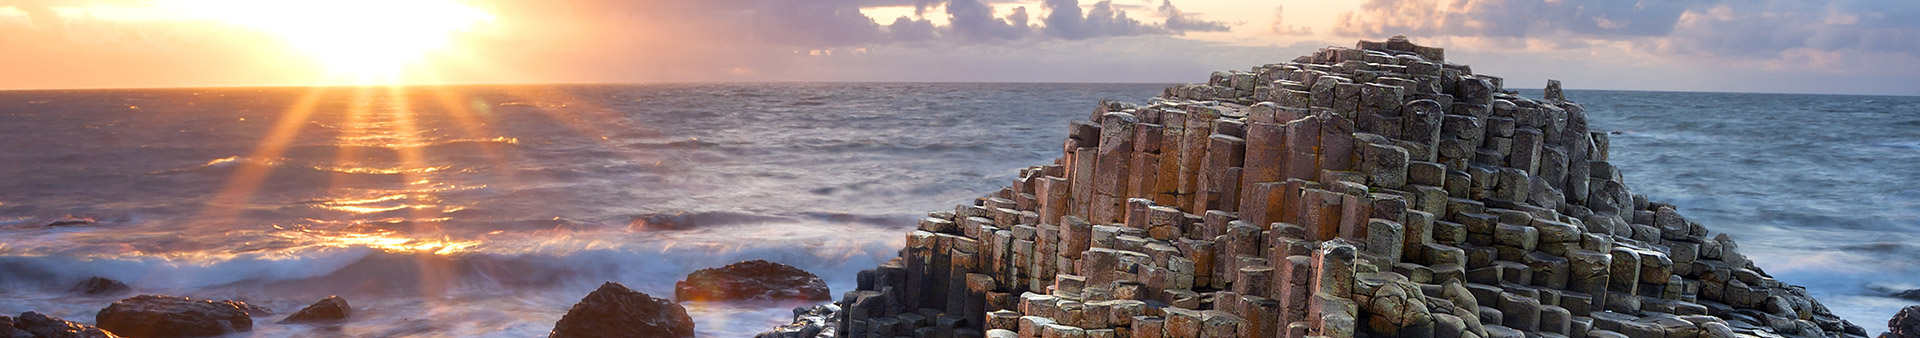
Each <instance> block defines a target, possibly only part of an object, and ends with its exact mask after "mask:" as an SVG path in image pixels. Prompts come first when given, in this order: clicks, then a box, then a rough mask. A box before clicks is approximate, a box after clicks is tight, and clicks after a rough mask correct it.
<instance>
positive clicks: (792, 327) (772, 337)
mask: <svg viewBox="0 0 1920 338" xmlns="http://www.w3.org/2000/svg"><path fill="white" fill-rule="evenodd" d="M839 311H840V306H838V305H834V304H826V305H820V306H814V307H802V308H794V309H793V324H787V325H781V326H780V327H776V328H773V331H768V332H764V333H761V334H759V335H756V336H754V338H812V337H816V336H819V335H820V333H821V332H825V331H826V330H827V327H829V326H832V325H833V314H834V313H835V312H839Z"/></svg>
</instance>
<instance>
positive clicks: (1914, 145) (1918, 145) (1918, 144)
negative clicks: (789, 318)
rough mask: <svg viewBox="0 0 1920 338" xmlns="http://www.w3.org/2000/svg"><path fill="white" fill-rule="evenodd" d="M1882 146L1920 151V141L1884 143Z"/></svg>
mask: <svg viewBox="0 0 1920 338" xmlns="http://www.w3.org/2000/svg"><path fill="white" fill-rule="evenodd" d="M1880 146H1882V147H1893V148H1902V149H1920V141H1901V142H1883V143H1880Z"/></svg>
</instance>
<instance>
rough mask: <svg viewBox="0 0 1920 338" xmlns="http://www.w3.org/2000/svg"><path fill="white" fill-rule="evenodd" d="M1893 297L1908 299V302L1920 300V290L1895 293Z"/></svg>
mask: <svg viewBox="0 0 1920 338" xmlns="http://www.w3.org/2000/svg"><path fill="white" fill-rule="evenodd" d="M1893 297H1894V298H1900V299H1908V300H1920V289H1913V290H1907V291H1900V292H1895V293H1893Z"/></svg>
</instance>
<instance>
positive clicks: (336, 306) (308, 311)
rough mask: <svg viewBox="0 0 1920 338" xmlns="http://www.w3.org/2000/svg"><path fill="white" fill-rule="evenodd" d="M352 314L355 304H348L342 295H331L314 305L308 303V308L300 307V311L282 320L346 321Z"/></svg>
mask: <svg viewBox="0 0 1920 338" xmlns="http://www.w3.org/2000/svg"><path fill="white" fill-rule="evenodd" d="M352 316H353V306H352V305H347V300H346V299H341V298H340V296H329V297H327V299H321V300H320V301H319V302H314V303H313V305H308V306H307V307H306V308H304V309H300V311H295V312H294V313H293V315H291V316H287V319H286V320H282V322H287V323H324V322H338V321H345V320H347V317H352Z"/></svg>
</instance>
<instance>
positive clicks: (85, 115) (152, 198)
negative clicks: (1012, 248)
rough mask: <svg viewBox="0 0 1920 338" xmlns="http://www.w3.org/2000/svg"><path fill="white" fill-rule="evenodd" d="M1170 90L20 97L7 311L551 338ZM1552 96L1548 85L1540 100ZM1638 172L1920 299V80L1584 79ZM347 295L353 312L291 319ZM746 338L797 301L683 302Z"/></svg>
mask: <svg viewBox="0 0 1920 338" xmlns="http://www.w3.org/2000/svg"><path fill="white" fill-rule="evenodd" d="M1166 86H1167V85H1165V84H947V83H939V84H934V83H818V84H659V85H523V86H521V85H510V86H452V87H436V86H423V87H402V88H386V87H368V88H356V87H327V88H211V89H133V90H71V91H9V92H0V145H4V146H0V313H4V314H17V313H19V312H23V311H40V312H43V313H47V314H49V315H53V316H56V317H62V318H65V319H68V320H74V321H78V322H82V323H91V322H92V321H93V313H94V312H95V311H97V310H99V309H101V308H104V307H106V306H107V305H108V304H110V303H112V302H113V301H114V300H116V299H117V297H88V296H78V295H75V294H73V293H72V292H69V291H68V288H69V287H71V286H72V285H73V284H74V283H76V282H78V281H80V280H81V279H84V278H87V277H91V276H105V277H109V278H113V279H117V280H121V281H125V282H127V283H128V284H130V285H132V286H133V288H134V289H135V290H136V292H137V293H141V294H168V295H179V296H191V297H196V298H212V299H236V300H244V301H248V302H251V303H255V304H259V305H264V306H266V307H268V308H271V309H274V310H277V311H278V314H277V315H274V316H266V317H262V318H256V323H257V324H256V326H255V330H254V332H255V335H257V336H315V337H319V336H341V335H346V336H379V337H386V336H417V337H465V336H501V337H527V336H541V335H545V333H546V332H547V331H548V330H550V329H551V328H552V326H553V323H554V321H556V320H558V319H559V317H560V315H562V314H564V313H565V311H566V310H567V308H568V307H569V306H571V305H572V304H573V303H574V302H576V301H578V300H579V299H580V297H582V296H585V294H586V293H587V292H588V291H591V290H592V289H593V288H594V287H596V286H598V285H599V284H600V283H601V282H603V281H616V282H620V283H623V284H626V285H627V286H629V287H631V288H633V289H635V290H639V291H642V292H646V293H648V294H652V295H654V296H657V297H663V298H670V297H671V295H672V287H673V283H674V282H675V281H677V280H679V279H680V278H682V277H684V276H685V275H686V274H687V273H688V272H691V271H693V270H696V269H700V268H708V267H717V266H721V265H725V264H727V263H732V262H736V261H741V260H749V259H766V260H770V261H775V262H780V263H786V264H790V265H794V266H796V267H800V268H802V269H805V270H808V271H812V272H814V273H816V274H819V275H820V276H821V277H823V278H825V279H826V280H827V282H828V285H829V287H830V288H832V289H833V290H834V291H833V292H834V293H835V294H837V293H839V292H842V291H846V290H849V289H851V288H852V286H853V283H854V280H853V277H854V272H855V271H858V270H861V269H865V268H871V267H873V266H874V265H876V264H878V263H880V262H882V261H883V260H885V259H888V258H891V257H893V256H895V255H896V251H897V250H899V249H900V247H901V245H902V244H903V243H904V235H905V231H906V230H908V229H910V228H912V227H913V226H914V224H915V220H917V219H918V218H920V217H922V216H923V215H924V214H925V213H926V212H927V211H930V210H951V209H952V207H953V205H954V204H958V203H964V202H967V201H969V200H971V199H973V198H974V197H977V196H980V195H983V194H986V193H988V192H990V191H994V190H997V189H999V188H1000V187H1001V186H1004V185H1006V184H1008V183H1009V182H1011V180H1012V179H1013V178H1014V175H1015V174H1016V170H1018V169H1019V168H1023V167H1027V166H1032V165H1040V164H1045V163H1050V162H1051V161H1052V160H1053V158H1054V157H1055V156H1057V155H1058V154H1059V149H1060V146H1061V140H1062V139H1063V138H1064V137H1065V134H1066V131H1067V125H1068V122H1069V121H1071V120H1076V119H1085V118H1086V117H1087V116H1088V115H1089V113H1091V112H1092V111H1093V109H1094V106H1095V103H1096V102H1098V101H1099V100H1101V99H1112V100H1122V101H1131V102H1143V101H1145V100H1146V99H1147V98H1148V97H1151V96H1152V95H1154V94H1157V93H1159V92H1160V90H1161V88H1164V87H1166ZM1521 92H1522V95H1525V96H1528V97H1539V94H1540V93H1539V90H1531V91H1527V90H1522V91H1521ZM1567 96H1568V97H1569V98H1570V99H1572V100H1575V101H1579V102H1583V103H1584V104H1585V105H1586V107H1587V110H1588V116H1589V119H1590V123H1589V124H1590V125H1591V126H1592V127H1593V128H1594V129H1596V130H1611V131H1617V132H1618V134H1615V135H1612V136H1611V137H1612V141H1613V143H1612V148H1611V149H1612V151H1611V153H1612V161H1613V162H1614V163H1615V164H1617V165H1618V166H1619V167H1621V168H1622V170H1623V171H1624V173H1625V177H1626V180H1627V184H1628V186H1629V187H1630V188H1631V189H1632V190H1633V191H1634V192H1635V193H1639V194H1646V195H1648V196H1650V197H1651V198H1652V199H1653V200H1656V201H1667V202H1671V203H1673V204H1674V205H1676V206H1678V207H1679V208H1680V210H1681V213H1682V214H1684V215H1686V216H1687V217H1688V218H1689V219H1692V220H1696V221H1699V222H1701V223H1703V224H1705V225H1707V226H1708V227H1709V228H1710V229H1712V230H1714V231H1715V232H1727V233H1732V234H1734V237H1735V239H1737V240H1738V241H1739V242H1740V244H1741V250H1742V251H1743V252H1745V253H1747V254H1748V255H1749V256H1752V257H1754V258H1755V260H1756V261H1757V262H1759V264H1760V265H1761V267H1762V268H1765V269H1766V271H1767V272H1768V273H1770V274H1772V275H1774V276H1776V277H1778V278H1780V279H1782V280H1784V281H1787V282H1790V283H1794V284H1800V285H1805V286H1807V287H1808V288H1809V289H1810V290H1811V291H1812V293H1813V294H1814V295H1815V296H1817V297H1818V298H1820V299H1821V300H1822V301H1823V302H1824V303H1825V304H1826V305H1827V306H1829V307H1831V308H1833V310H1834V311H1835V312H1836V313H1837V314H1839V315H1841V316H1842V317H1844V318H1847V319H1849V320H1852V321H1853V322H1855V323H1856V324H1860V325H1862V326H1864V327H1866V328H1867V329H1868V331H1870V332H1873V333H1878V332H1881V331H1885V321H1886V318H1888V317H1890V316H1891V315H1892V314H1893V313H1894V312H1895V311H1896V310H1898V309H1899V308H1900V307H1902V306H1905V305H1911V304H1915V303H1920V302H1915V301H1907V300H1899V299H1893V298H1886V297H1882V296H1881V295H1883V294H1884V293H1886V292H1885V291H1884V290H1892V289H1905V288H1920V266H1916V265H1915V263H1914V262H1920V246H1916V245H1920V237H1916V236H1915V235H1914V234H1913V233H1914V232H1915V231H1916V230H1920V167H1916V164H1920V97H1878V96H1840V95H1780V94H1731V93H1679V92H1632V91H1591V90H1570V91H1568V93H1567ZM327 295H340V296H342V297H344V298H346V299H347V300H348V301H349V302H351V303H352V304H353V306H354V307H355V310H356V311H357V312H356V313H355V317H354V319H353V320H352V321H351V322H348V323H347V324H344V325H341V326H338V327H312V326H304V325H281V324H273V322H276V321H278V320H279V319H280V318H281V317H284V316H285V315H287V314H291V313H292V312H293V311H294V310H297V309H299V308H301V307H303V306H305V305H307V304H309V303H312V302H313V301H315V300H318V299H320V298H324V297H326V296H327ZM686 305H687V307H688V309H689V311H690V312H691V313H692V314H693V316H694V318H695V322H696V323H697V325H696V326H697V331H698V332H699V333H700V334H701V336H703V337H751V336H752V335H753V334H754V333H757V332H760V331H762V330H765V329H768V328H771V327H773V326H775V325H778V324H782V323H785V322H787V321H789V320H790V319H791V312H790V311H789V310H790V309H791V308H793V307H795V306H801V305H810V304H807V303H687V304H686Z"/></svg>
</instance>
